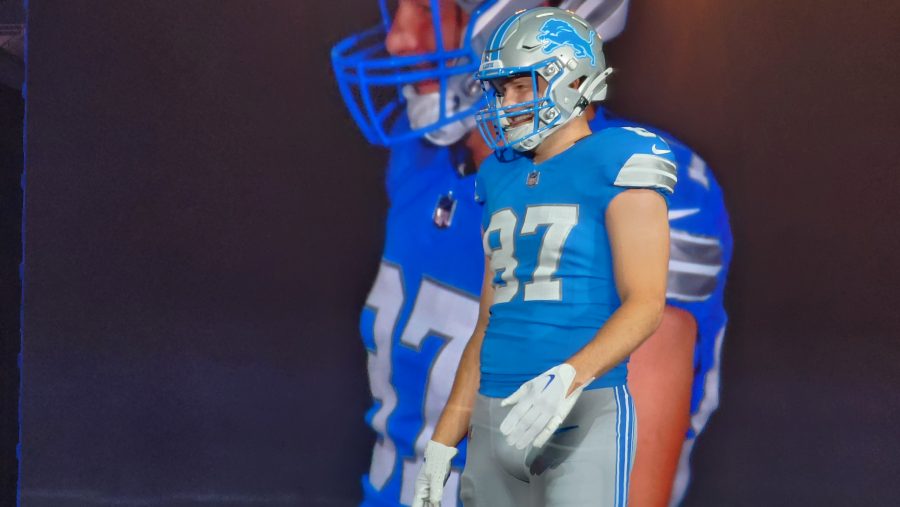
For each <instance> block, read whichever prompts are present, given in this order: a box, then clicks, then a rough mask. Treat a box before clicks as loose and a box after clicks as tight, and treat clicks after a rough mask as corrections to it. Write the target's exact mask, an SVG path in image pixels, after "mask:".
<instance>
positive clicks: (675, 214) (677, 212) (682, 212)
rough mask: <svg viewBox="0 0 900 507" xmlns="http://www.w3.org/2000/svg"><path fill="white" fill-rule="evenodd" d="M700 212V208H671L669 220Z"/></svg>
mask: <svg viewBox="0 0 900 507" xmlns="http://www.w3.org/2000/svg"><path fill="white" fill-rule="evenodd" d="M697 213H700V208H687V209H673V210H669V220H678V219H679V218H684V217H689V216H691V215H696V214H697Z"/></svg>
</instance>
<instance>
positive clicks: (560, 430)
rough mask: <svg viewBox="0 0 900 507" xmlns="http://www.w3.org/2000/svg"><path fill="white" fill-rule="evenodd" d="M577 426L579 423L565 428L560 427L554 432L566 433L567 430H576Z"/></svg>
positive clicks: (556, 433)
mask: <svg viewBox="0 0 900 507" xmlns="http://www.w3.org/2000/svg"><path fill="white" fill-rule="evenodd" d="M577 427H578V425H577V424H576V425H575V426H566V427H565V428H560V429H558V430H556V431H554V432H553V434H554V435H559V434H560V433H565V432H567V431H572V430H574V429H575V428H577Z"/></svg>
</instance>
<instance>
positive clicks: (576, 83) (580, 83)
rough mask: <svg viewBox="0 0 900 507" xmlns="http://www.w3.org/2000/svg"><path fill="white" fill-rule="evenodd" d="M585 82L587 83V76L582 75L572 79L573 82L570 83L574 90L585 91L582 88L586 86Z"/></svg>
mask: <svg viewBox="0 0 900 507" xmlns="http://www.w3.org/2000/svg"><path fill="white" fill-rule="evenodd" d="M585 83H587V76H580V77H578V78H576V79H574V80H572V82H571V83H570V84H569V88H572V89H573V90H578V91H584V90H582V88H584V85H585Z"/></svg>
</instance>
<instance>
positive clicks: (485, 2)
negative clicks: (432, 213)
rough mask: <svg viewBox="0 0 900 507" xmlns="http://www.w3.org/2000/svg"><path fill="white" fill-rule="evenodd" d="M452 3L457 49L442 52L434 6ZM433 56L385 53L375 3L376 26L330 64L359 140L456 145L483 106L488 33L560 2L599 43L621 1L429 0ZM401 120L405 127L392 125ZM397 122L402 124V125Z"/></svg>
mask: <svg viewBox="0 0 900 507" xmlns="http://www.w3.org/2000/svg"><path fill="white" fill-rule="evenodd" d="M442 1H443V2H448V1H455V3H456V4H457V6H458V7H459V8H460V9H461V10H462V11H464V12H466V13H468V14H469V19H468V22H467V24H466V26H465V28H464V29H463V30H462V32H461V40H460V41H459V44H458V45H457V47H454V48H449V47H444V38H443V36H442V26H441V18H440V12H441V9H440V4H441V2H442ZM430 3H431V14H430V15H431V24H432V27H433V33H434V37H435V39H436V40H435V50H434V51H431V52H428V53H423V54H416V55H402V56H395V55H391V54H390V53H388V50H387V45H386V41H387V37H388V33H389V32H390V30H391V26H392V23H393V21H392V19H391V13H390V12H389V9H388V5H387V0H379V6H380V12H381V23H380V24H378V25H376V26H375V27H372V28H370V29H368V30H365V31H363V32H360V33H356V34H353V35H351V36H349V37H347V38H345V39H343V40H341V41H340V42H338V43H337V44H336V45H335V46H334V48H333V49H332V51H331V61H332V65H333V67H334V73H335V76H336V77H337V83H338V87H339V88H340V90H341V95H342V96H343V98H344V102H345V103H346V104H347V108H348V109H349V110H350V114H351V115H352V116H353V119H354V120H355V121H356V124H357V125H359V128H360V130H362V133H363V135H364V136H365V137H366V139H367V140H368V141H369V142H371V143H373V144H379V145H383V146H390V145H392V144H395V143H399V142H403V141H406V140H409V139H413V138H421V137H424V138H426V139H427V140H429V141H430V142H432V143H434V144H437V145H441V146H446V145H450V144H453V143H455V142H457V141H459V140H460V139H462V138H463V137H464V136H465V135H466V134H467V133H468V132H469V131H471V130H472V128H473V127H474V126H475V121H474V114H475V113H476V112H477V111H478V110H479V109H481V108H482V107H483V105H484V102H483V94H482V90H481V86H480V85H479V83H478V81H477V80H475V77H474V75H475V72H476V71H478V67H479V64H480V61H481V53H482V51H483V50H484V48H485V45H486V41H487V39H488V37H489V36H490V34H491V33H492V32H493V31H494V30H495V29H496V28H497V27H498V26H499V25H500V24H501V23H503V21H505V20H506V19H508V18H509V17H510V16H512V15H513V14H515V13H516V12H518V11H521V10H523V9H528V8H531V7H535V6H537V5H542V4H546V3H550V4H555V3H559V4H560V5H559V7H560V8H563V9H568V10H571V11H573V12H575V13H576V14H578V15H579V16H581V17H582V18H585V19H586V20H587V21H588V22H589V23H591V24H592V25H593V26H594V27H595V28H596V30H597V32H598V33H599V34H600V35H601V36H602V37H603V39H604V40H609V39H611V38H612V37H615V36H616V35H618V34H619V33H620V32H621V30H622V28H624V25H625V17H626V13H627V10H628V0H564V1H562V2H545V1H540V0H430ZM427 82H430V83H436V86H434V87H433V88H436V90H435V91H433V92H427V93H419V92H418V91H417V90H416V85H417V84H420V83H427ZM402 115H406V117H407V119H408V124H409V128H400V127H399V126H398V124H397V122H398V120H402V119H403V118H402ZM402 123H404V122H401V124H402Z"/></svg>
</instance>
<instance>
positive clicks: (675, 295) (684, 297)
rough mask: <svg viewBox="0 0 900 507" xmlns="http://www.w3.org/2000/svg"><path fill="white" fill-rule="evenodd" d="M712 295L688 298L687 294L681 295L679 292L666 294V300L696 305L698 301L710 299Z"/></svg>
mask: <svg viewBox="0 0 900 507" xmlns="http://www.w3.org/2000/svg"><path fill="white" fill-rule="evenodd" d="M709 296H710V294H704V295H702V296H688V295H686V294H679V293H677V292H666V299H676V300H678V301H684V302H686V303H696V302H698V301H705V300H707V299H709Z"/></svg>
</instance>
